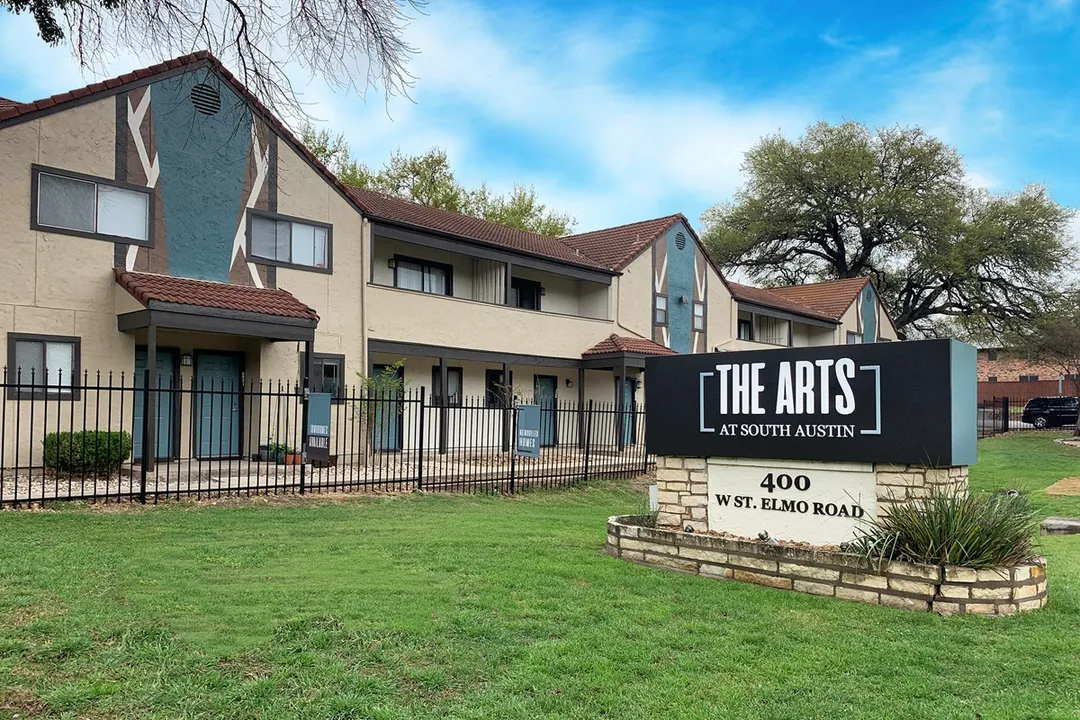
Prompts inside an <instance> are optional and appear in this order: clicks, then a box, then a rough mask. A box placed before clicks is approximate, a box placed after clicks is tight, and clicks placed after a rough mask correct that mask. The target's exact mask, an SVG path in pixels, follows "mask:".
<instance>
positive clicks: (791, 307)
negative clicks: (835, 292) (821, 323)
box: [728, 280, 837, 323]
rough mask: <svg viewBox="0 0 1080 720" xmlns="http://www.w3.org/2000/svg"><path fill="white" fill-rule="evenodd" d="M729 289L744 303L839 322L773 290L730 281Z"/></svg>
mask: <svg viewBox="0 0 1080 720" xmlns="http://www.w3.org/2000/svg"><path fill="white" fill-rule="evenodd" d="M728 288H730V289H731V294H732V296H733V297H734V298H735V299H736V300H742V301H744V302H748V303H753V304H755V305H761V306H763V307H769V308H773V309H775V310H784V311H786V312H790V313H795V314H797V315H805V316H806V317H811V318H814V319H816V320H825V321H827V322H831V323H836V322H837V320H836V318H833V317H830V316H828V315H826V314H824V313H822V312H820V311H818V310H816V309H815V308H812V307H810V306H809V305H803V304H802V303H799V302H795V301H794V300H789V299H787V298H785V297H781V296H780V295H777V294H776V293H775V292H773V291H772V290H765V289H764V288H756V287H751V286H750V285H743V284H742V283H737V282H731V281H730V280H729V281H728Z"/></svg>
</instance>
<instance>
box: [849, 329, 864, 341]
mask: <svg viewBox="0 0 1080 720" xmlns="http://www.w3.org/2000/svg"><path fill="white" fill-rule="evenodd" d="M847 344H848V345H861V344H862V335H860V334H859V333H857V332H851V331H850V330H849V331H848V334H847Z"/></svg>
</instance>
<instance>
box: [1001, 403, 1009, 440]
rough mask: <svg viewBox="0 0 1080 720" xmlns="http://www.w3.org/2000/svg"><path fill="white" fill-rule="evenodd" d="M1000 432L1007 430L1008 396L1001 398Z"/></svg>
mask: <svg viewBox="0 0 1080 720" xmlns="http://www.w3.org/2000/svg"><path fill="white" fill-rule="evenodd" d="M1001 432H1003V433H1007V432H1009V397H1008V396H1007V395H1006V396H1005V397H1003V398H1001Z"/></svg>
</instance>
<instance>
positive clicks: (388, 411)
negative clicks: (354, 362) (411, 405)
mask: <svg viewBox="0 0 1080 720" xmlns="http://www.w3.org/2000/svg"><path fill="white" fill-rule="evenodd" d="M389 368H390V366H389V365H375V366H374V368H373V369H374V373H373V374H372V376H373V377H375V378H380V377H385V375H386V371H387V370H388V369H389ZM397 379H398V380H399V381H404V380H405V368H403V367H401V366H400V365H399V366H398V368H397ZM400 387H401V384H400V383H399V384H398V385H397V386H395V387H392V388H389V389H387V388H379V387H378V386H377V384H376V387H375V388H373V390H372V397H373V398H374V399H373V400H372V402H374V403H375V412H374V413H372V415H371V416H372V418H373V423H372V428H371V429H372V432H373V433H374V440H373V446H374V448H375V450H377V451H380V452H396V451H398V450H401V436H402V435H404V432H403V431H402V424H403V420H404V417H403V413H402V409H403V408H402V403H401V390H400ZM420 412H425V410H424V408H420Z"/></svg>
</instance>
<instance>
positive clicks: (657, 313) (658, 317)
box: [653, 295, 668, 325]
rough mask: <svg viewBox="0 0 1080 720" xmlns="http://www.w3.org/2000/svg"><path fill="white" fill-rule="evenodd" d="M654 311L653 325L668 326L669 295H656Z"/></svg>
mask: <svg viewBox="0 0 1080 720" xmlns="http://www.w3.org/2000/svg"><path fill="white" fill-rule="evenodd" d="M655 298H656V299H655V302H654V305H653V307H654V310H653V323H654V324H656V325H667V318H668V315H667V295H656V296H655Z"/></svg>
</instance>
